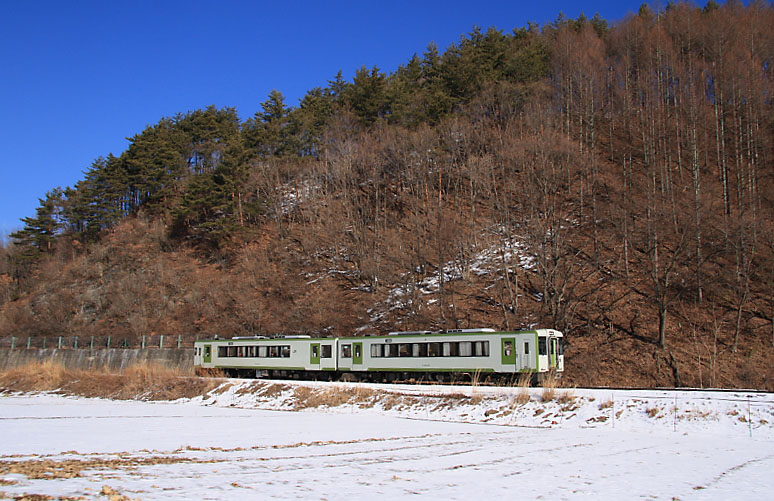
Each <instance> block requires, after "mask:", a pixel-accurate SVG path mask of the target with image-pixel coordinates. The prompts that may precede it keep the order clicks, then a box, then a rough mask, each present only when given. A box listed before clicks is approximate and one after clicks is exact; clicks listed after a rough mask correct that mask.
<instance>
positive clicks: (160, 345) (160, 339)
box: [159, 334, 164, 348]
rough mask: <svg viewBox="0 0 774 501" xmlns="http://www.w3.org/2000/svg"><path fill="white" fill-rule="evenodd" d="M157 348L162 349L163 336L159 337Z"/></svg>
mask: <svg viewBox="0 0 774 501" xmlns="http://www.w3.org/2000/svg"><path fill="white" fill-rule="evenodd" d="M159 348H164V334H162V335H161V336H159Z"/></svg>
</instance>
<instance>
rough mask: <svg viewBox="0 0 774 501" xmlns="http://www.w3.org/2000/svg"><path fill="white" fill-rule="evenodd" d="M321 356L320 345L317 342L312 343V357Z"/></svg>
mask: <svg viewBox="0 0 774 501" xmlns="http://www.w3.org/2000/svg"><path fill="white" fill-rule="evenodd" d="M319 357H320V347H319V346H317V345H316V344H313V345H312V358H319Z"/></svg>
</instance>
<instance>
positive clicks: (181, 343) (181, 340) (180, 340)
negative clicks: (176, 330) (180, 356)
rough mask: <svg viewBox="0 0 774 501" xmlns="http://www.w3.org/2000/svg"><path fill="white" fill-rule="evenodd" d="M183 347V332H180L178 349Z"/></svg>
mask: <svg viewBox="0 0 774 501" xmlns="http://www.w3.org/2000/svg"><path fill="white" fill-rule="evenodd" d="M182 347H183V335H182V334H178V335H177V349H178V350H179V349H180V348H182Z"/></svg>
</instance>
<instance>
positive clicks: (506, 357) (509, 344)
mask: <svg viewBox="0 0 774 501" xmlns="http://www.w3.org/2000/svg"><path fill="white" fill-rule="evenodd" d="M500 353H501V355H502V364H503V365H504V366H505V371H506V372H510V371H511V370H512V371H514V372H515V371H516V338H512V337H504V338H501V339H500Z"/></svg>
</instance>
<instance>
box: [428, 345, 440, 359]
mask: <svg viewBox="0 0 774 501" xmlns="http://www.w3.org/2000/svg"><path fill="white" fill-rule="evenodd" d="M427 355H428V356H430V357H440V356H441V355H442V353H441V343H428V344H427Z"/></svg>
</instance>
